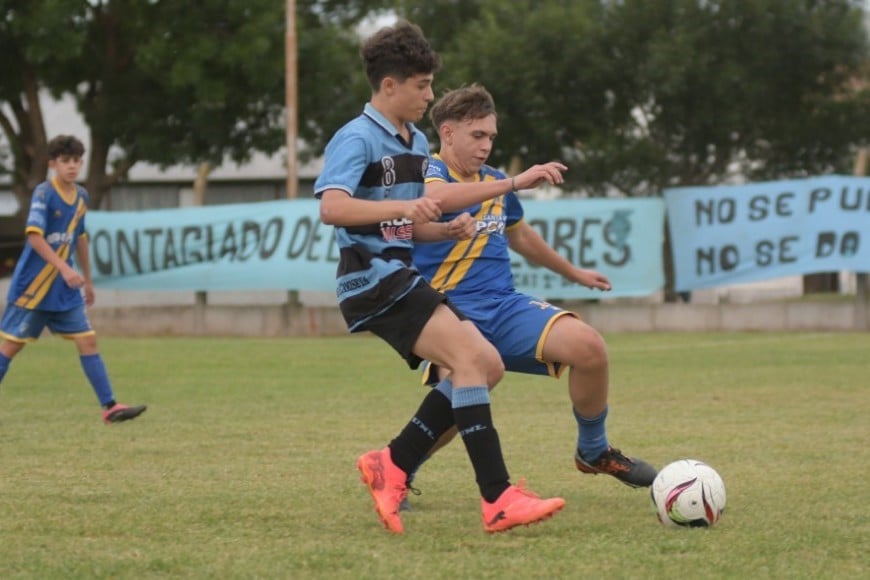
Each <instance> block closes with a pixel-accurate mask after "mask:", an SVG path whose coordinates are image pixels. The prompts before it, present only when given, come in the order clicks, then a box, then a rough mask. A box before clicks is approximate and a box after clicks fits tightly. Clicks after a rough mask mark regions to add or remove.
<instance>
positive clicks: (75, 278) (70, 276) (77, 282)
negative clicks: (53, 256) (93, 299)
mask: <svg viewBox="0 0 870 580" xmlns="http://www.w3.org/2000/svg"><path fill="white" fill-rule="evenodd" d="M60 275H61V276H63V281H64V282H66V285H67V286H69V287H70V288H81V287H82V286H83V285H84V283H85V278H84V276H82V275H81V274H79V273H78V272H76V271H75V270H73V269H72V268H70V267H69V266H67V267H66V268H63V269H62V270H61V271H60Z"/></svg>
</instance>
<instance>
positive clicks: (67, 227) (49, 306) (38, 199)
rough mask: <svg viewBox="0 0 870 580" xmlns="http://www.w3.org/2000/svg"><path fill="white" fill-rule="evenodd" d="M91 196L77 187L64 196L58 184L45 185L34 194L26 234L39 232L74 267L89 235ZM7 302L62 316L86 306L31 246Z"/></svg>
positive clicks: (78, 293)
mask: <svg viewBox="0 0 870 580" xmlns="http://www.w3.org/2000/svg"><path fill="white" fill-rule="evenodd" d="M87 208H88V193H87V191H85V189H84V188H83V187H81V186H78V185H77V186H76V190H75V192H74V193H72V194H70V195H65V194H63V193H61V192H60V189H59V188H58V187H57V184H56V182H55V181H54V180H51V181H44V182H42V183H40V184H39V185H37V186H36V189H34V190H33V197H32V198H31V201H30V213H29V214H28V216H27V225H26V227H25V233H26V234H29V233H31V232H35V233H38V234H41V235H42V236H44V237H45V241H46V242H48V244H49V245H50V246H51V247H52V249H53V250H54V251H55V252H57V254H58V256H60V257H61V259H63V260H66V262H67V263H68V264H70V265H72V264H73V252H74V250H75V248H76V243H77V242H78V240H79V237H80V236H84V235H87V234H86V233H85V213H86V212H87ZM7 300H8V301H9V303H10V304H15V305H16V306H20V307H21V308H26V309H28V310H49V311H52V312H62V311H65V310H70V309H72V308H75V307H77V306H81V305H82V304H84V300H83V299H82V294H81V291H80V290H79V289H78V288H70V287H69V286H67V284H66V282H64V280H63V277H62V276H60V272H59V271H58V269H57V268H55V267H54V266H52V265H51V264H49V263H48V262H46V261H45V260H44V259H43V258H42V256H40V255H39V254H37V253H36V252H35V251H34V250H33V247H32V246H31V245H30V244H29V243H27V244H25V246H24V251H23V252H22V253H21V257H20V258H19V259H18V263H17V264H16V265H15V272H14V273H13V274H12V281H11V283H10V286H9V294H8V295H7Z"/></svg>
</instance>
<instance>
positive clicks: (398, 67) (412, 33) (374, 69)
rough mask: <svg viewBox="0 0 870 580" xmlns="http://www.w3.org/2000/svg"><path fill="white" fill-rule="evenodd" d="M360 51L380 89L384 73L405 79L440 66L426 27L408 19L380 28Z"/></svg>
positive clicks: (373, 82)
mask: <svg viewBox="0 0 870 580" xmlns="http://www.w3.org/2000/svg"><path fill="white" fill-rule="evenodd" d="M359 53H360V57H362V61H363V64H364V65H365V69H366V76H367V77H368V79H369V84H370V85H371V87H372V90H373V91H375V92H377V91H378V90H380V88H381V81H383V80H384V78H385V77H388V76H389V77H394V78H396V79H397V80H399V81H404V80H405V79H408V78H410V77H412V76H414V75H418V74H429V73H434V72H437V71H438V69H440V68H441V57H440V56H439V55H438V53H437V52H435V50H433V49H432V47H431V46H430V45H429V41H428V40H426V37H425V36H424V35H423V31H422V30H421V29H420V27H419V26H417V25H416V24H412V23H410V22H408V21H407V20H399V21H398V22H397V23H396V24H395V25H393V26H388V27H385V28H381V29H380V30H378V31H377V32H376V33H375V34H374V35H373V36H372V37H371V38H369V39H368V40H366V41H365V43H363V45H362V48H360V51H359Z"/></svg>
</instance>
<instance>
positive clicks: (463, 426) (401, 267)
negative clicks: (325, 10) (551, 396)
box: [314, 21, 565, 534]
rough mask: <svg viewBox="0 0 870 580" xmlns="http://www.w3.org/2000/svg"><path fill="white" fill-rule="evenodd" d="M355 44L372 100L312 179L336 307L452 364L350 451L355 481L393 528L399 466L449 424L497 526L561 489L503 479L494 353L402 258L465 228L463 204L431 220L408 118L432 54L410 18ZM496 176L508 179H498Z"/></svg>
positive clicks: (423, 89)
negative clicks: (405, 414)
mask: <svg viewBox="0 0 870 580" xmlns="http://www.w3.org/2000/svg"><path fill="white" fill-rule="evenodd" d="M360 54H361V56H362V59H363V62H364V65H365V69H366V75H367V77H368V80H369V84H370V85H371V88H372V97H371V100H370V101H369V103H367V104H366V106H365V109H364V111H363V113H362V115H360V116H359V117H357V118H355V119H353V120H351V121H350V122H349V123H347V124H346V125H345V126H344V127H343V128H341V129H340V130H339V131H338V132H337V133H336V134H335V135H334V136H333V137H332V139H331V140H330V142H329V144H328V145H327V147H326V153H325V158H324V168H323V172H322V173H321V174H320V176H319V177H318V178H317V181H316V183H315V186H314V192H315V195H316V196H317V197H319V198H320V200H321V203H320V217H321V220H322V221H323V223H325V224H331V225H333V226H335V235H336V240H337V242H338V246H339V248H340V258H339V265H338V272H337V294H338V301H339V307H340V309H341V312H342V314H343V316H344V318H345V320H346V322H347V325H348V328H349V329H350V331H351V332H359V331H370V332H372V333H373V334H375V335H377V336H379V337H380V338H382V339H383V340H384V341H386V342H387V343H388V344H390V345H391V346H392V347H393V348H394V349H395V350H396V351H397V352H398V353H399V354H400V355H401V356H402V357H403V358H404V359H405V360H406V361H407V363H408V365H409V366H410V367H411V368H417V366H418V365H419V364H420V362H421V361H422V359H429V360H434V361H437V362H438V364H439V365H442V366H444V367H445V368H449V369H451V371H452V373H451V378H450V379H448V380H445V381H442V382H440V383H439V384H438V385H437V386H436V387H435V388H434V389H432V390H431V391H430V392H429V393H428V394H427V395H426V397H425V398H424V400H423V402H422V403H421V405H420V407H419V409H418V410H417V412H416V413H415V415H414V417H413V418H412V419H411V421H409V422H408V424H407V425H406V426H405V427H404V429H402V431H401V432H400V433H399V434H398V436H397V437H396V438H394V439H393V440H392V441H391V442H390V443H389V444H388V445H387V447H385V448H383V449H380V450H375V451H370V452H368V453H365V454H363V455H362V456H360V457H359V458H358V460H357V468H358V469H359V471H360V473H361V476H362V481H363V483H364V484H365V485H366V486H367V488H368V491H369V493H370V494H371V496H372V499H373V500H374V502H375V511H376V512H377V514H378V517H379V518H380V519H381V522H382V523H383V524H384V526H385V527H386V528H387V529H388V530H389V531H391V532H393V533H397V534H400V533H403V532H404V526H403V524H402V521H401V519H400V517H399V513H398V512H399V504H400V503H401V501H402V500H403V499H404V498H405V496H406V494H407V487H406V484H405V482H406V479H407V474H408V472H409V471H410V470H411V469H413V468H414V467H415V466H416V465H417V464H418V463H419V462H420V461H421V460H422V458H423V457H425V456H426V455H427V454H428V453H429V451H430V449H431V448H432V446H433V445H434V444H435V442H436V441H437V439H438V438H439V437H440V436H441V435H442V434H443V433H445V432H446V431H447V430H449V429H450V428H452V427H453V426H454V425H456V426H457V427H458V428H459V432H460V434H461V436H462V440H463V442H464V443H465V447H466V450H467V452H468V456H469V458H470V460H471V464H472V466H473V468H474V472H475V476H476V480H477V483H478V487H479V489H480V495H481V511H482V516H483V525H484V529H485V530H486V531H487V532H498V531H503V530H507V529H509V528H512V527H514V526H517V525H523V524H530V523H533V522H537V521H539V520H542V519H545V518H547V517H549V516H551V515H552V514H553V513H555V512H556V511H558V510H560V509H561V508H562V506H563V505H564V503H565V502H564V500H563V499H561V498H550V499H541V498H539V497H537V496H536V495H534V494H532V493H530V492H528V491H526V490H524V489H523V488H522V486H515V485H511V484H510V481H509V477H508V473H507V468H506V467H505V464H504V458H503V456H502V452H501V447H500V445H499V439H498V434H497V433H496V430H495V427H494V426H493V421H492V416H491V411H490V405H489V388H491V387H493V386H495V384H496V383H497V382H498V381H499V380H500V379H501V377H502V374H503V372H504V367H503V365H502V362H501V360H500V358H499V356H498V353H497V352H496V350H495V349H494V348H493V347H492V345H491V344H489V343H488V342H487V341H486V339H485V338H483V336H482V335H481V334H480V332H479V331H478V330H477V329H476V328H475V326H474V325H473V324H472V323H471V322H469V321H467V320H464V318H463V317H462V315H461V314H460V313H459V312H458V311H457V310H456V309H455V308H454V307H453V306H452V305H451V304H450V302H449V301H448V300H447V298H446V297H445V296H444V295H443V294H441V293H439V292H437V291H435V290H434V289H432V287H431V286H429V285H428V284H427V283H426V281H425V280H424V279H423V277H422V276H421V275H420V272H418V271H417V269H416V268H414V266H413V264H412V260H411V248H412V247H413V245H414V240H418V241H420V240H445V239H450V238H462V237H466V236H468V235H471V234H472V233H473V231H474V229H473V223H472V222H471V220H470V218H469V216H468V215H467V214H465V215H458V216H456V217H455V219H453V220H451V221H450V222H448V223H446V224H444V223H430V222H433V221H434V220H437V219H438V218H439V217H440V215H441V209H442V207H441V204H439V203H438V202H436V201H433V200H432V199H429V198H426V197H424V184H423V176H424V174H425V172H426V167H427V164H428V156H429V143H428V142H427V139H426V137H425V135H424V134H423V133H422V132H421V131H420V130H419V129H417V128H416V127H415V126H414V124H413V123H414V122H416V121H419V120H420V119H421V118H422V117H423V116H424V115H425V113H426V109H427V108H428V106H429V104H430V103H431V102H432V100H433V99H434V94H433V92H432V81H433V78H434V73H435V71H436V70H437V69H438V68H439V67H440V57H439V56H438V54H437V53H436V52H435V51H434V50H432V48H431V47H430V46H429V43H428V41H427V40H426V39H425V37H424V36H423V34H422V32H421V31H420V29H419V28H418V27H417V26H415V25H413V24H410V23H408V22H404V21H400V22H399V23H398V24H396V25H395V26H393V27H387V28H383V29H381V30H380V31H378V32H377V33H375V35H374V36H372V37H371V38H369V39H368V40H367V41H366V42H365V43H364V45H363V47H362V49H361V51H360ZM560 179H561V173H559V172H558V171H557V170H553V171H552V173H548V172H547V170H546V169H540V170H538V174H537V176H536V180H539V181H540V180H546V181H550V182H553V181H556V180H560ZM506 186H509V181H506V182H504V183H502V184H501V188H502V190H504V188H505V187H506ZM497 193H498V191H493V193H492V194H491V195H495V194H497ZM448 205H449V204H448ZM457 209H458V208H457Z"/></svg>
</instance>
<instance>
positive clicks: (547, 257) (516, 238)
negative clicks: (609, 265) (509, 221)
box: [507, 221, 611, 290]
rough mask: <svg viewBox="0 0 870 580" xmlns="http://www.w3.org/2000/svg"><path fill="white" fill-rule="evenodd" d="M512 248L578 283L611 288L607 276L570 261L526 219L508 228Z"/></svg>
mask: <svg viewBox="0 0 870 580" xmlns="http://www.w3.org/2000/svg"><path fill="white" fill-rule="evenodd" d="M507 236H508V244H509V245H510V247H511V249H512V250H513V251H515V252H517V253H518V254H520V255H521V256H522V257H524V258H525V259H526V260H528V261H529V262H532V263H535V264H539V265H541V266H543V267H545V268H547V269H548V270H550V271H551V272H555V273H556V274H559V275H560V276H562V277H563V278H565V279H567V280H571V281H572V282H574V283H576V284H580V285H581V286H585V287H587V288H591V289H593V290H610V289H611V285H610V280H608V279H607V276H605V275H604V274H601V273H599V272H596V271H595V270H584V269H582V268H578V267H577V266H575V265H574V264H572V263H571V262H569V261H568V260H567V259H566V258H565V257H564V256H562V254H560V253H559V252H557V251H556V250H554V249H553V248H551V247H550V246H549V244H547V241H546V240H544V238H542V237H541V235H540V234H539V233H538V231H537V230H536V229H535V228H533V227H532V226H530V225H529V224H528V223H526V222H525V221H520V222H519V223H517V224H516V225H514V226H512V227H511V228H509V229H508V230H507Z"/></svg>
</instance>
